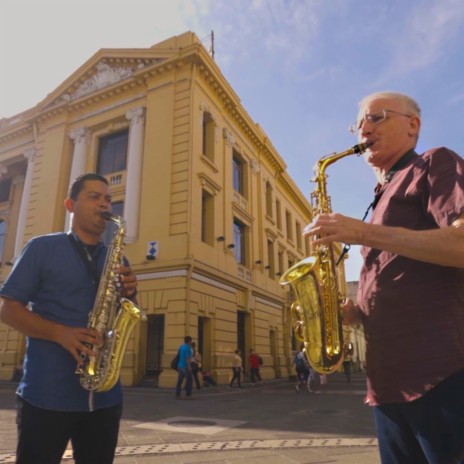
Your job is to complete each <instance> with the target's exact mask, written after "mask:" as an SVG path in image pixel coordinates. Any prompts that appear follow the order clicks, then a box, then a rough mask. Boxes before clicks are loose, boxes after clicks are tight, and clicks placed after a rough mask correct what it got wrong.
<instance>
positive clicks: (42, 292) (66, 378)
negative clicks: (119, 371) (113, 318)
mask: <svg viewBox="0 0 464 464" xmlns="http://www.w3.org/2000/svg"><path fill="white" fill-rule="evenodd" d="M106 253H107V248H106V246H105V245H104V244H103V243H100V244H99V245H97V246H96V248H95V250H94V251H93V257H94V261H95V262H96V263H97V272H98V275H100V274H101V272H102V270H103V267H104V263H105V258H106ZM96 293H97V283H96V282H95V281H94V277H93V276H92V274H91V273H90V272H89V270H88V268H87V266H86V265H85V263H84V261H83V259H82V258H81V256H80V255H79V252H78V251H77V249H76V248H75V246H74V245H73V244H72V243H71V240H70V238H69V237H68V236H67V234H65V233H56V234H49V235H44V236H41V237H35V238H33V239H31V240H30V241H29V242H28V243H27V245H26V246H25V248H24V250H23V251H22V253H21V255H20V256H19V258H18V259H17V261H16V263H15V265H14V267H13V269H12V271H11V273H10V275H9V276H8V278H7V279H6V281H5V283H4V284H3V286H2V287H1V288H0V296H3V297H7V298H11V299H14V300H17V301H20V302H21V303H23V304H29V305H30V309H31V311H33V312H35V313H37V314H39V315H40V316H41V317H43V318H45V319H48V320H50V321H54V322H57V323H60V324H63V325H67V326H71V327H87V324H88V315H89V312H90V311H91V310H92V307H93V304H94V300H95V297H96ZM76 367H77V363H76V361H75V359H74V358H73V356H72V355H71V353H70V352H69V351H67V350H65V349H64V348H63V347H62V346H61V345H59V344H57V343H55V342H51V341H47V340H40V339H37V338H32V337H26V355H25V358H24V374H23V377H22V379H21V381H20V384H19V386H18V390H17V394H18V395H19V396H21V397H22V398H23V399H24V400H26V401H27V402H29V403H31V404H32V405H34V406H37V407H40V408H44V409H51V410H55V411H88V410H89V408H90V406H89V395H90V394H91V393H90V392H89V391H87V390H85V389H84V388H83V387H82V386H81V384H80V382H79V376H78V375H77V374H76V373H75V371H76ZM121 401H122V389H121V385H120V383H119V382H118V383H117V384H116V385H115V386H114V387H113V388H112V389H111V390H109V391H107V392H101V393H96V392H95V393H93V409H101V408H107V407H111V406H114V405H116V404H119V403H120V402H121Z"/></svg>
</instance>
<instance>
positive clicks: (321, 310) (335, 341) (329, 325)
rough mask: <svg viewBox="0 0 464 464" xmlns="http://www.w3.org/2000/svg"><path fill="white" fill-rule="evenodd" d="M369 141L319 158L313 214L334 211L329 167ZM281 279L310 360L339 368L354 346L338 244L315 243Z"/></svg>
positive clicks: (322, 367) (326, 368) (325, 368)
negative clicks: (346, 324)
mask: <svg viewBox="0 0 464 464" xmlns="http://www.w3.org/2000/svg"><path fill="white" fill-rule="evenodd" d="M369 145H370V144H366V143H361V144H359V145H355V146H354V147H352V148H350V149H349V150H346V151H344V152H341V153H333V154H331V155H327V156H325V157H323V158H321V159H320V160H319V161H318V162H317V165H316V167H315V179H314V180H315V182H316V183H317V187H316V189H315V191H314V192H312V193H311V206H312V210H313V215H319V214H325V213H331V212H332V210H331V205H330V197H329V196H328V195H327V185H326V174H325V170H326V169H327V167H328V166H330V165H331V164H333V163H335V162H336V161H338V160H339V159H341V158H344V157H345V156H349V155H353V154H358V155H360V154H361V153H363V152H364V151H366V149H367V148H368V146H369ZM279 283H280V285H282V286H285V285H288V284H290V285H291V288H292V290H293V292H294V294H295V301H294V302H293V304H292V306H291V308H290V312H291V318H292V324H293V330H294V333H295V338H296V339H297V340H298V341H300V342H301V343H304V351H305V353H306V357H307V358H308V361H309V363H310V364H311V366H312V367H313V369H314V370H316V371H317V372H319V373H320V374H331V373H332V372H335V371H336V370H337V369H338V368H339V367H340V364H341V363H342V362H343V360H344V359H350V358H351V355H352V352H353V346H352V344H351V343H350V342H346V343H345V342H344V338H345V337H344V333H343V326H342V310H341V305H342V303H343V301H344V299H345V298H344V296H343V295H342V294H341V292H340V291H339V280H338V274H337V268H336V263H335V250H334V246H333V245H319V246H317V247H315V249H314V250H312V253H311V255H310V256H309V257H307V258H305V259H303V260H302V261H300V262H298V263H297V264H295V265H294V266H292V267H291V268H290V269H288V270H287V271H286V272H285V273H284V274H283V275H282V277H281V278H280V279H279Z"/></svg>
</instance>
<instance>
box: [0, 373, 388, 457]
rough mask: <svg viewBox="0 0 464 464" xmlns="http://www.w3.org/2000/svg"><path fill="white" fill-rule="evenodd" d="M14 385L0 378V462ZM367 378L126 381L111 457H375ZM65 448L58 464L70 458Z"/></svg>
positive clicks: (7, 444) (8, 449)
mask: <svg viewBox="0 0 464 464" xmlns="http://www.w3.org/2000/svg"><path fill="white" fill-rule="evenodd" d="M14 389H15V384H14V383H11V382H3V383H1V384H0V412H1V415H0V463H7V462H8V463H14V450H15V446H16V429H15V411H14ZM364 392H365V379H364V376H363V374H360V373H359V374H354V375H353V378H352V381H351V382H350V383H347V382H346V381H345V378H344V377H343V375H342V374H338V373H336V374H333V375H331V376H330V377H329V384H328V385H327V388H326V389H325V390H324V391H322V392H317V393H309V392H307V391H303V390H301V391H300V392H299V393H297V392H296V391H295V388H294V382H290V381H289V380H283V379H279V380H268V381H266V380H265V381H263V382H262V383H261V384H257V385H256V386H253V385H251V384H250V383H244V388H243V389H238V388H234V389H229V388H228V387H227V386H219V387H210V388H202V389H200V390H195V391H194V395H193V398H194V399H192V400H187V399H182V400H176V398H175V397H174V391H173V389H162V388H157V387H146V386H145V387H130V388H125V403H124V413H123V419H122V421H121V429H120V434H119V442H118V449H117V452H116V458H115V464H148V463H159V464H194V463H202V464H203V463H205V464H245V463H246V464H325V463H327V464H329V463H331V464H379V463H380V460H379V458H378V451H377V441H376V439H375V430H374V424H373V419H372V413H371V410H370V408H369V407H367V406H365V405H364V404H363V397H364ZM72 462H73V460H72V457H71V451H70V450H68V451H67V452H66V453H65V455H64V457H63V460H62V463H63V464H67V463H72Z"/></svg>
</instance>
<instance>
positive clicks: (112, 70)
mask: <svg viewBox="0 0 464 464" xmlns="http://www.w3.org/2000/svg"><path fill="white" fill-rule="evenodd" d="M98 55H100V53H97V54H96V55H95V56H94V57H93V58H92V59H90V60H89V61H88V62H87V63H86V64H85V65H83V66H81V67H80V68H79V69H78V70H77V71H76V72H75V73H74V74H72V75H71V76H70V77H69V78H68V79H67V80H66V81H65V82H63V84H62V85H60V86H59V87H58V88H57V89H56V90H55V91H54V92H52V93H51V94H49V95H48V96H47V97H46V98H45V99H44V100H43V101H42V105H41V106H42V110H43V109H47V108H51V107H54V106H56V105H60V104H62V103H64V102H72V101H74V100H77V99H79V98H82V97H85V96H88V95H91V94H93V93H95V92H99V91H100V90H102V89H105V88H107V87H110V86H112V85H114V84H116V83H118V82H122V81H125V80H128V79H131V78H132V77H133V76H134V74H136V73H137V72H138V71H141V70H143V69H146V68H148V67H151V66H153V65H157V64H159V63H161V62H163V61H165V60H166V57H162V58H161V57H159V56H158V57H147V56H140V57H137V56H126V57H123V56H120V55H119V56H115V57H111V56H101V55H100V56H98Z"/></svg>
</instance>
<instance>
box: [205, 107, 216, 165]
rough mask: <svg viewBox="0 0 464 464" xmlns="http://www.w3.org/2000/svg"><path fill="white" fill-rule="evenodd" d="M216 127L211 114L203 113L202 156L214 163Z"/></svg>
mask: <svg viewBox="0 0 464 464" xmlns="http://www.w3.org/2000/svg"><path fill="white" fill-rule="evenodd" d="M214 133H215V125H214V120H213V118H212V117H211V114H210V113H208V112H206V111H205V112H204V113H203V133H202V154H203V156H205V157H206V158H208V159H209V160H210V161H211V162H213V163H214V138H215V137H214Z"/></svg>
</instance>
